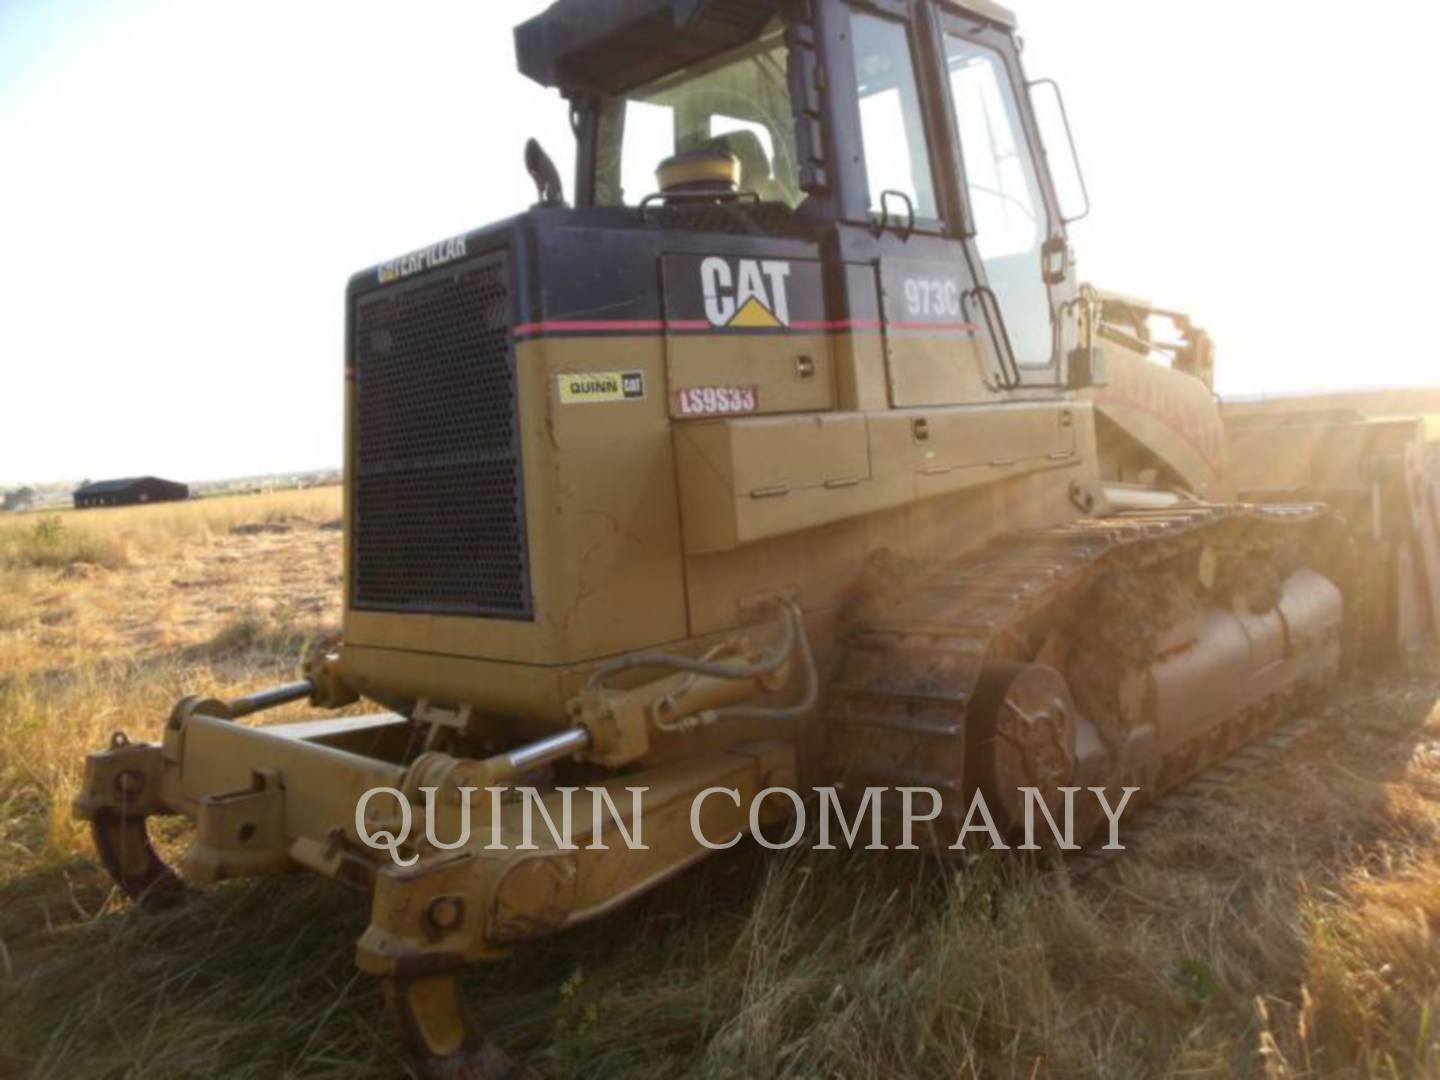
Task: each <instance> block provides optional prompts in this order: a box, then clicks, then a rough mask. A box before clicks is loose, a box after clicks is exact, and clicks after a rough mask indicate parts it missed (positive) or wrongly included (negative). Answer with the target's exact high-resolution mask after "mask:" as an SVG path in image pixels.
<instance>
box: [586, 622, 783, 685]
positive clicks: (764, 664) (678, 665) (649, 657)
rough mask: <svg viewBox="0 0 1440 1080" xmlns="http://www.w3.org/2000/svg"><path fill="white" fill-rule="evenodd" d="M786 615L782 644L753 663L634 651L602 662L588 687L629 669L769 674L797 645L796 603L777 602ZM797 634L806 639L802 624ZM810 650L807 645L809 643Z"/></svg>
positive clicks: (726, 675)
mask: <svg viewBox="0 0 1440 1080" xmlns="http://www.w3.org/2000/svg"><path fill="white" fill-rule="evenodd" d="M775 603H776V604H777V606H779V607H780V610H781V612H782V614H783V615H784V616H785V617H784V619H783V620H782V625H783V627H784V635H783V637H782V638H781V640H780V644H779V645H778V646H777V647H776V648H775V649H774V650H772V651H771V652H769V653H766V654H765V655H764V656H762V657H761V658H760V659H759V660H757V661H756V662H755V663H753V664H747V665H745V666H743V667H733V666H731V665H729V664H717V663H714V662H711V661H708V660H692V659H691V658H690V657H688V656H677V655H675V654H674V653H663V652H639V653H631V654H630V655H629V656H620V657H616V658H615V659H614V660H609V661H607V662H606V663H604V664H601V665H600V666H599V667H598V668H596V669H595V670H594V672H592V673H591V675H590V678H589V679H587V680H586V682H585V689H586V690H594V689H595V688H596V687H597V686H599V685H600V683H601V682H602V681H603V680H605V679H608V678H609V677H610V676H611V675H615V674H617V673H618V672H621V671H629V670H631V669H632V668H642V667H658V668H672V669H674V670H676V671H689V672H692V673H694V674H696V675H709V676H711V677H712V678H716V679H758V678H760V677H761V676H762V675H769V674H771V673H772V672H775V671H778V670H780V667H781V665H783V664H784V663H785V661H786V659H787V658H788V657H789V656H790V653H791V651H792V650H793V649H794V648H795V640H796V637H797V629H796V627H797V624H798V622H799V617H798V616H797V615H796V613H795V611H794V609H793V605H791V604H789V603H786V602H782V601H775ZM798 636H799V637H800V639H801V640H803V639H804V636H805V631H804V628H803V627H801V628H800V629H799V630H798ZM807 649H808V646H807Z"/></svg>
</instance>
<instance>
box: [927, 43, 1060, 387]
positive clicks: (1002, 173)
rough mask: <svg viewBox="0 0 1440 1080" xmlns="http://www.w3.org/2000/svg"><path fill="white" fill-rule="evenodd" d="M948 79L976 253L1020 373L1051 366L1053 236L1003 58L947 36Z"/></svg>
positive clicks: (982, 46) (992, 51)
mask: <svg viewBox="0 0 1440 1080" xmlns="http://www.w3.org/2000/svg"><path fill="white" fill-rule="evenodd" d="M945 61H946V67H947V69H948V71H949V76H950V94H951V97H952V98H953V102H954V111H955V123H956V126H957V128H958V129H959V130H958V132H957V136H958V138H959V142H960V155H961V159H962V163H963V165H964V168H965V189H966V195H967V197H968V200H967V201H968V205H969V207H970V216H971V221H972V222H973V224H974V227H975V245H976V248H977V250H978V252H979V255H980V260H981V262H983V263H984V265H985V276H986V278H987V281H988V284H989V286H990V288H991V290H993V291H994V293H995V297H996V299H997V300H998V301H999V304H1000V313H1001V317H1002V318H1004V320H1005V327H1006V330H1007V332H1008V334H1009V337H1010V343H1011V346H1012V347H1013V349H1014V351H1015V359H1016V362H1017V363H1018V364H1019V365H1020V366H1021V367H1030V368H1035V367H1048V366H1049V365H1050V364H1051V363H1052V362H1053V359H1054V357H1053V353H1054V341H1053V337H1052V329H1051V305H1050V293H1049V288H1048V287H1047V286H1046V284H1045V278H1044V267H1043V257H1042V249H1043V248H1044V245H1045V241H1046V239H1047V238H1048V237H1049V235H1050V232H1051V229H1050V222H1049V216H1048V213H1047V211H1046V207H1045V199H1044V196H1043V195H1042V193H1041V190H1040V182H1039V179H1038V177H1037V176H1036V170H1035V161H1034V158H1033V157H1032V156H1031V153H1030V144H1029V141H1028V140H1027V139H1026V136H1025V127H1024V124H1023V123H1022V122H1021V119H1020V107H1019V103H1018V102H1017V101H1016V98H1015V90H1014V86H1013V84H1012V83H1011V81H1010V75H1009V72H1008V70H1007V69H1006V67H1005V60H1004V58H1003V57H1002V56H1001V55H1000V54H999V53H998V52H996V51H995V50H994V49H991V48H988V47H986V46H984V45H980V44H978V43H976V42H974V41H971V40H969V39H967V38H962V37H957V36H955V35H950V34H947V35H946V37H945Z"/></svg>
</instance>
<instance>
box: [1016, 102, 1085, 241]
mask: <svg viewBox="0 0 1440 1080" xmlns="http://www.w3.org/2000/svg"><path fill="white" fill-rule="evenodd" d="M1030 106H1031V108H1032V109H1034V111H1035V123H1036V125H1037V126H1038V127H1039V128H1040V141H1041V142H1042V143H1043V144H1044V146H1045V161H1046V163H1047V164H1048V165H1049V166H1050V181H1051V183H1052V184H1054V186H1055V198H1056V200H1057V201H1058V202H1059V204H1060V216H1061V218H1063V219H1064V220H1065V221H1066V222H1067V223H1069V222H1071V221H1079V220H1080V219H1081V218H1083V217H1084V216H1085V215H1086V214H1088V213H1090V195H1089V193H1088V192H1087V191H1086V190H1085V176H1084V174H1083V173H1081V171H1080V157H1079V155H1078V154H1076V152H1075V139H1074V137H1073V136H1072V135H1071V132H1070V119H1069V117H1068V116H1067V115H1066V114H1065V100H1064V99H1063V98H1062V97H1061V96H1060V87H1059V85H1058V84H1057V83H1056V82H1055V81H1054V80H1052V79H1041V80H1039V81H1038V82H1033V83H1031V84H1030Z"/></svg>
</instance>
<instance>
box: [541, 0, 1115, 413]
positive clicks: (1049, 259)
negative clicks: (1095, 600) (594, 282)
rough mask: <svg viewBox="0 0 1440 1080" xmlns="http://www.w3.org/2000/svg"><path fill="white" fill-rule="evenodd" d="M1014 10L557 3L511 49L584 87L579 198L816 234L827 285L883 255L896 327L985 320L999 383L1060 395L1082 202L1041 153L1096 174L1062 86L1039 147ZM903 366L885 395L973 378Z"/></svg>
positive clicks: (714, 226)
mask: <svg viewBox="0 0 1440 1080" xmlns="http://www.w3.org/2000/svg"><path fill="white" fill-rule="evenodd" d="M1013 25H1014V22H1013V17H1012V16H1011V15H1010V14H1009V12H1007V11H1005V10H1004V9H1003V8H1001V7H999V6H998V5H996V4H993V3H991V2H989V0H966V2H964V3H955V4H951V3H942V2H940V0H908V2H907V0H799V2H776V0H629V2H626V3H613V4H593V3H589V2H588V0H557V2H556V3H554V4H553V5H552V6H551V7H550V8H549V9H548V10H547V11H546V12H545V13H544V14H542V15H540V16H537V17H536V18H534V19H531V20H530V21H529V22H527V23H524V24H522V25H521V26H520V27H518V28H517V30H516V42H517V53H518V57H519V64H520V69H521V71H522V72H524V73H525V74H526V75H528V76H530V77H531V78H533V79H535V80H536V81H538V82H540V83H542V84H544V85H547V86H553V87H556V88H558V89H559V90H560V91H561V92H562V93H563V94H564V95H565V96H566V97H567V98H568V99H569V101H570V104H571V109H572V120H573V126H574V129H575V132H576V135H577V139H578V144H579V146H578V150H579V152H578V154H577V166H576V168H577V176H576V192H577V199H576V203H577V208H579V209H582V210H587V209H589V210H599V209H606V208H611V209H622V208H628V209H630V210H632V211H635V212H637V213H638V216H639V218H640V221H641V222H642V223H643V224H647V225H652V226H655V227H658V228H661V229H674V230H689V231H695V230H699V231H702V232H735V233H742V234H747V235H751V236H757V237H758V236H774V237H777V238H778V237H808V238H811V239H813V240H814V241H815V242H816V243H821V244H823V245H824V246H826V247H827V248H828V249H829V251H830V252H831V253H832V255H831V256H829V257H827V279H828V284H827V289H828V290H829V291H830V292H831V293H832V294H834V293H837V292H840V293H843V292H844V290H845V288H846V284H845V281H844V280H843V278H844V277H845V275H844V273H842V272H841V270H840V268H839V267H837V266H835V265H834V264H833V256H835V255H838V256H839V258H840V259H841V260H842V261H844V262H852V263H868V264H871V265H872V266H875V267H876V268H877V270H878V272H879V277H880V279H881V280H880V282H879V283H878V291H879V293H880V294H881V297H882V298H883V299H881V300H880V306H881V307H882V308H883V310H882V311H880V312H879V314H880V316H881V319H882V320H883V322H884V323H885V325H886V329H887V330H892V329H893V330H900V329H902V328H910V329H915V328H922V329H936V330H938V331H940V332H945V330H946V329H947V327H948V328H956V327H960V326H974V327H977V328H979V329H980V330H981V331H983V334H982V336H983V337H984V338H985V339H987V342H988V350H989V351H990V353H991V354H992V358H991V360H990V363H989V370H988V372H987V374H986V376H985V381H986V383H987V384H988V386H989V387H990V389H991V391H992V392H993V391H997V390H998V391H1014V390H1022V389H1026V388H1045V387H1048V388H1051V389H1052V390H1054V389H1059V388H1066V387H1068V386H1069V385H1070V383H1071V382H1072V381H1073V376H1074V374H1075V372H1071V371H1069V370H1068V369H1069V368H1070V367H1071V365H1070V364H1068V363H1067V361H1068V360H1069V359H1070V355H1069V354H1070V351H1071V349H1072V348H1073V346H1074V345H1075V344H1076V339H1077V334H1076V322H1077V313H1078V308H1079V305H1078V303H1077V294H1078V290H1077V287H1076V283H1075V280H1074V275H1073V273H1072V268H1071V265H1070V253H1069V245H1068V241H1067V238H1066V233H1065V226H1066V223H1067V222H1068V221H1071V220H1074V219H1075V218H1076V217H1078V216H1083V209H1077V206H1078V203H1079V200H1078V199H1073V198H1070V199H1067V201H1068V202H1069V203H1071V204H1075V205H1071V206H1065V207H1062V205H1061V199H1060V197H1059V196H1058V195H1057V193H1056V189H1055V184H1054V182H1053V180H1052V177H1051V175H1050V167H1049V166H1050V165H1051V164H1056V165H1060V166H1064V167H1065V169H1064V172H1065V174H1066V175H1065V176H1064V177H1062V180H1066V181H1068V183H1067V185H1066V188H1067V191H1079V192H1080V193H1081V194H1082V195H1083V187H1081V186H1080V184H1079V173H1078V169H1076V168H1073V160H1074V159H1073V149H1072V145H1071V143H1070V140H1069V135H1068V130H1067V129H1066V128H1064V126H1063V110H1062V109H1058V108H1056V107H1058V106H1059V100H1058V97H1056V98H1054V99H1053V102H1054V107H1052V109H1051V110H1050V113H1049V114H1048V115H1049V116H1050V118H1051V119H1052V121H1057V120H1058V124H1057V123H1052V124H1051V125H1050V128H1053V131H1052V130H1050V129H1047V131H1046V134H1047V136H1048V137H1049V145H1050V149H1051V155H1050V159H1049V161H1048V162H1047V157H1046V154H1045V150H1044V146H1043V145H1042V142H1041V137H1040V125H1039V118H1038V116H1037V112H1036V109H1035V108H1034V107H1033V105H1032V101H1031V84H1027V82H1026V81H1025V78H1024V75H1023V72H1022V71H1021V68H1020V64H1019V56H1018V52H1017V48H1016V43H1015V39H1014V37H1013ZM1035 85H1036V86H1040V85H1041V84H1035ZM1044 85H1045V88H1046V89H1047V90H1049V89H1051V88H1053V84H1044ZM1039 98H1040V95H1038V94H1037V100H1038V99H1039ZM1047 100H1048V99H1047ZM1057 151H1059V152H1058V153H1057ZM707 170H708V171H707ZM732 173H733V176H732V175H731V174H732ZM887 293H893V295H886V294H887ZM848 299H853V298H848ZM837 302H838V303H839V304H840V306H842V307H845V306H847V298H846V297H844V296H840V297H839V298H838V301H837ZM848 306H851V307H855V306H856V305H854V304H850V305H848ZM858 306H859V307H860V308H863V307H864V306H865V305H864V304H863V303H861V304H859V305H858ZM872 306H873V305H872ZM903 363H904V362H903V360H902V361H901V364H902V366H903ZM921 363H923V362H921ZM1074 367H1075V368H1076V369H1077V371H1080V372H1082V373H1083V372H1085V371H1086V370H1087V369H1088V367H1089V365H1088V364H1077V365H1074ZM902 381H905V382H908V383H909V390H908V391H907V390H906V389H904V388H901V389H900V391H899V392H898V394H896V393H892V395H891V397H892V401H891V404H892V405H900V404H906V403H910V404H931V403H944V402H955V401H961V400H967V399H968V396H969V394H971V393H972V392H973V389H974V388H973V387H972V388H970V389H967V388H966V387H965V386H962V385H961V381H957V378H956V377H954V376H953V375H952V376H951V377H948V378H947V377H944V376H943V375H937V373H934V372H930V373H924V372H921V373H918V374H915V375H914V376H913V377H911V378H909V379H908V380H905V379H902Z"/></svg>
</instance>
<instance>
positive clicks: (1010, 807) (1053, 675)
mask: <svg viewBox="0 0 1440 1080" xmlns="http://www.w3.org/2000/svg"><path fill="white" fill-rule="evenodd" d="M966 736H967V742H966V749H965V769H966V776H967V778H970V779H971V781H972V782H973V783H974V785H975V787H977V788H979V790H980V792H981V794H982V795H983V796H984V798H985V805H986V807H987V808H988V809H989V810H990V812H991V813H992V814H993V815H994V817H995V821H996V824H997V825H998V826H999V828H1000V830H1001V831H1002V832H1008V831H1011V830H1014V829H1018V828H1019V827H1020V826H1021V824H1022V823H1023V821H1024V815H1025V802H1026V799H1025V794H1024V791H1023V790H1022V789H1024V788H1035V789H1039V790H1040V791H1041V792H1043V793H1044V801H1045V804H1046V806H1047V807H1049V809H1050V811H1051V812H1052V813H1058V812H1059V811H1060V809H1061V804H1062V795H1061V792H1060V790H1059V789H1060V788H1062V787H1083V786H1086V785H1089V784H1099V783H1102V782H1103V778H1104V776H1105V773H1106V770H1107V766H1108V761H1109V759H1108V755H1107V754H1106V752H1105V749H1104V746H1103V745H1102V744H1101V741H1100V737H1099V735H1098V734H1097V733H1096V731H1095V729H1094V726H1093V725H1092V724H1091V723H1090V722H1089V721H1088V720H1086V719H1085V718H1084V717H1083V716H1081V715H1080V714H1079V712H1078V710H1077V709H1076V708H1075V701H1074V699H1073V698H1072V697H1071V695H1070V687H1069V686H1068V685H1067V684H1066V682H1065V679H1064V677H1063V676H1062V675H1061V674H1060V673H1059V672H1058V671H1056V670H1055V669H1054V668H1050V667H1046V666H1045V665H1043V664H1005V663H997V664H990V665H988V666H987V667H986V668H985V670H984V671H983V672H982V673H981V675H980V682H979V684H978V685H977V686H976V688H975V697H974V699H973V702H972V705H971V709H970V713H969V715H968V718H967V730H966ZM1057 820H1058V818H1057Z"/></svg>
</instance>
